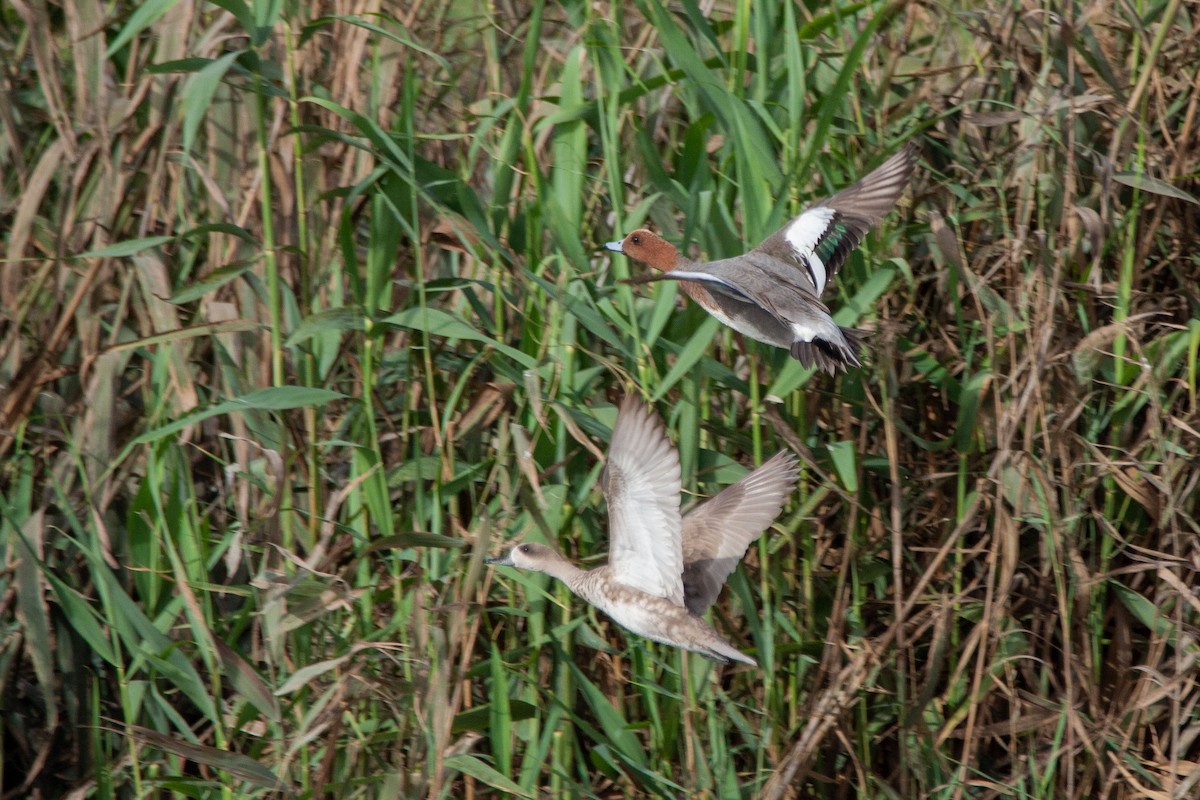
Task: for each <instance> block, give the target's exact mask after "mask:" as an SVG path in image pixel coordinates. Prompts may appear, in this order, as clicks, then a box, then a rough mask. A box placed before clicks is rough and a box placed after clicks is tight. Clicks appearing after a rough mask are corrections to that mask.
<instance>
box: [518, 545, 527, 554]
mask: <svg viewBox="0 0 1200 800" xmlns="http://www.w3.org/2000/svg"><path fill="white" fill-rule="evenodd" d="M517 549H518V550H520V551H521V552H522V553H528V552H529V545H527V544H523V545H521V546H520V547H518V548H517Z"/></svg>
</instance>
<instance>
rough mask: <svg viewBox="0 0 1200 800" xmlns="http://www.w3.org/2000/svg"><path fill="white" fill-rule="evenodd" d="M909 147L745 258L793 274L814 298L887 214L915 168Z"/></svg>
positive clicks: (914, 152)
mask: <svg viewBox="0 0 1200 800" xmlns="http://www.w3.org/2000/svg"><path fill="white" fill-rule="evenodd" d="M916 157H917V147H916V145H915V144H913V143H912V142H909V143H908V144H907V145H906V146H905V147H904V148H902V149H901V150H900V151H899V152H897V153H896V154H895V155H893V156H892V157H891V158H889V159H888V160H887V161H885V162H883V163H882V164H881V165H879V167H877V168H876V169H875V170H873V171H872V172H870V173H868V174H867V175H866V177H864V178H863V179H862V180H860V181H858V182H856V183H853V184H851V185H850V186H847V187H846V188H845V189H843V190H842V191H840V192H838V193H837V194H835V195H833V196H832V197H829V198H827V199H825V200H822V201H821V202H819V203H817V204H815V205H813V206H812V207H810V208H808V209H806V210H805V211H804V212H803V213H802V214H800V215H799V216H798V217H796V218H794V219H793V220H792V221H791V222H789V223H788V224H787V225H784V226H783V227H782V228H780V229H779V230H778V231H776V232H775V233H773V234H771V235H770V236H769V237H767V239H766V240H765V241H763V243H762V244H760V245H759V246H758V247H756V248H754V250H752V251H751V253H764V254H766V255H768V256H770V257H772V258H776V259H779V260H781V261H783V262H786V263H787V264H789V265H791V266H793V267H795V268H797V269H798V270H799V271H800V272H801V273H803V275H804V280H805V282H806V283H808V284H809V285H810V286H811V288H812V291H813V293H814V294H816V296H817V297H820V296H821V294H822V292H824V291H825V287H826V286H828V285H829V282H830V281H832V280H833V278H834V276H835V275H837V272H838V270H839V269H840V268H841V266H842V264H844V263H845V262H846V259H847V258H848V257H849V255H850V253H852V252H853V251H854V248H856V247H858V245H859V244H860V243H861V242H862V240H863V237H864V236H866V235H867V231H869V230H870V229H871V228H872V227H874V226H875V225H877V224H879V222H880V220H882V219H883V218H884V216H885V215H886V214H887V213H888V212H889V211H891V210H892V208H893V207H894V206H895V205H896V201H897V200H899V199H900V194H901V193H902V192H903V191H904V187H905V186H907V185H908V180H909V178H910V177H911V176H912V172H913V168H914V166H915V165H916Z"/></svg>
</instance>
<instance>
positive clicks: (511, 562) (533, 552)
mask: <svg viewBox="0 0 1200 800" xmlns="http://www.w3.org/2000/svg"><path fill="white" fill-rule="evenodd" d="M561 561H563V557H562V556H561V555H559V554H558V551H556V550H554V549H553V548H550V547H547V546H546V545H544V544H537V543H536V542H522V543H521V544H519V545H517V546H516V547H514V548H513V549H512V550H510V551H508V555H506V556H495V557H493V558H485V559H484V563H487V564H494V565H496V566H497V567H517V568H518V569H528V570H533V571H534V572H550V571H551V570H553V568H554V565H555V564H558V563H559V562H561Z"/></svg>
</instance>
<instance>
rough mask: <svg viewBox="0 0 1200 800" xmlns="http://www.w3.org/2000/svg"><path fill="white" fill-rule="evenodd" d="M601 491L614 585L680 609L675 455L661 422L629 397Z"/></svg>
mask: <svg viewBox="0 0 1200 800" xmlns="http://www.w3.org/2000/svg"><path fill="white" fill-rule="evenodd" d="M601 485H602V486H603V488H604V497H605V500H606V501H607V502H608V530H609V552H608V564H609V571H610V574H611V575H612V577H613V579H614V580H616V581H618V582H620V583H622V584H624V585H626V586H631V587H633V588H635V589H640V590H641V591H643V592H646V593H647V594H652V595H655V596H657V597H663V598H666V599H667V600H670V601H671V602H672V603H675V604H676V605H679V606H682V605H683V548H682V545H681V540H682V530H683V522H682V519H681V517H680V515H679V492H680V490H681V485H680V477H679V453H678V451H676V449H675V447H674V446H673V445H672V444H671V440H670V439H668V438H667V432H666V430H665V429H664V428H663V423H662V420H661V419H659V417H658V415H657V414H655V413H654V412H653V411H651V410H650V409H649V408H648V407H647V406H646V405H645V404H643V403H642V402H641V401H640V400H638V398H637V397H636V396H634V395H632V394H630V395H626V396H625V399H624V400H623V401H622V402H621V407H620V409H619V410H618V411H617V424H616V425H615V426H614V427H613V435H612V443H611V444H610V445H609V448H608V463H607V464H606V465H605V467H604V475H603V477H602V479H601Z"/></svg>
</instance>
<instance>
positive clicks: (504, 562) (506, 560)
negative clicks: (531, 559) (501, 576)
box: [483, 556, 516, 567]
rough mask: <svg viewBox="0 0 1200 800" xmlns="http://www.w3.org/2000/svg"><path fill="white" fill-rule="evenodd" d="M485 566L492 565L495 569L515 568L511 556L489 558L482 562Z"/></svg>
mask: <svg viewBox="0 0 1200 800" xmlns="http://www.w3.org/2000/svg"><path fill="white" fill-rule="evenodd" d="M483 563H485V564H492V565H494V566H497V567H515V566H516V564H514V563H513V560H512V556H489V557H487V558H485V559H484V560H483Z"/></svg>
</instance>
